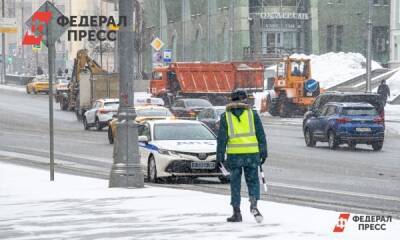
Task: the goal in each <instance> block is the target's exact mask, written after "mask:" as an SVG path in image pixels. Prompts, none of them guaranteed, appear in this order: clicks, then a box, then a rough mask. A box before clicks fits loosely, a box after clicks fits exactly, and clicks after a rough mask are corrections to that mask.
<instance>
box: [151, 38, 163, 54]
mask: <svg viewBox="0 0 400 240" xmlns="http://www.w3.org/2000/svg"><path fill="white" fill-rule="evenodd" d="M150 45H151V46H152V47H153V48H154V50H156V51H160V49H161V48H162V47H163V46H164V42H163V41H161V39H159V38H158V37H156V38H154V40H153V41H152V42H151V44H150Z"/></svg>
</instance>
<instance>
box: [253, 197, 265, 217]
mask: <svg viewBox="0 0 400 240" xmlns="http://www.w3.org/2000/svg"><path fill="white" fill-rule="evenodd" d="M250 212H251V214H253V216H254V218H255V219H256V221H257V222H258V223H261V222H262V221H263V220H264V218H263V216H262V215H261V213H260V211H258V208H257V199H255V198H252V197H251V198H250Z"/></svg>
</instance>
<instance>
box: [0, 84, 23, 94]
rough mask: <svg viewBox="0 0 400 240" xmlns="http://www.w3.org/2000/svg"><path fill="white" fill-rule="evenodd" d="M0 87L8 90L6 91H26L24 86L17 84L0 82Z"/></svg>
mask: <svg viewBox="0 0 400 240" xmlns="http://www.w3.org/2000/svg"><path fill="white" fill-rule="evenodd" d="M0 89H4V90H8V91H16V92H26V89H25V86H19V85H3V84H0Z"/></svg>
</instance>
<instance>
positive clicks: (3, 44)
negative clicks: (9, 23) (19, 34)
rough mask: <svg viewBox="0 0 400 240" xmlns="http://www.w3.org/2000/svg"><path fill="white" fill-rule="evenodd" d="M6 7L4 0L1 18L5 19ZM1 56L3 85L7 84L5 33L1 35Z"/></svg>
mask: <svg viewBox="0 0 400 240" xmlns="http://www.w3.org/2000/svg"><path fill="white" fill-rule="evenodd" d="M4 10H5V6H4V0H3V1H2V4H1V14H2V15H1V16H2V17H5V11H4ZM1 54H2V67H3V71H2V76H1V79H2V83H3V84H5V83H6V34H5V33H1Z"/></svg>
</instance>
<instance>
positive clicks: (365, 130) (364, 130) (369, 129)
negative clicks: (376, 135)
mask: <svg viewBox="0 0 400 240" xmlns="http://www.w3.org/2000/svg"><path fill="white" fill-rule="evenodd" d="M356 131H357V132H371V128H356Z"/></svg>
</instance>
